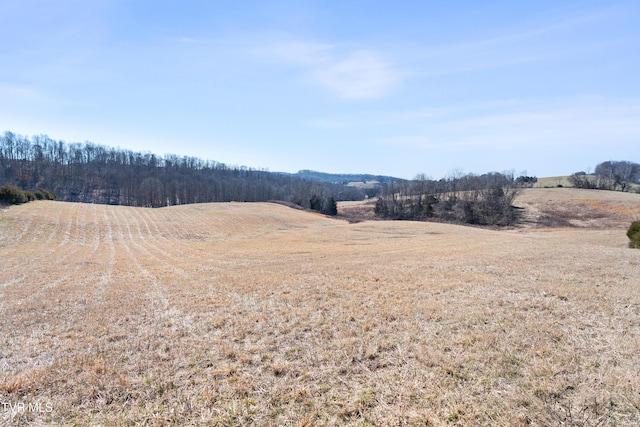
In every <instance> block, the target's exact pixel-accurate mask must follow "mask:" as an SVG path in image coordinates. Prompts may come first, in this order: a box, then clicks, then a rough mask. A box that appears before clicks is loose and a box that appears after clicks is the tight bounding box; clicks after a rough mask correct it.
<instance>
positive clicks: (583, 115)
mask: <svg viewBox="0 0 640 427" xmlns="http://www.w3.org/2000/svg"><path fill="white" fill-rule="evenodd" d="M558 104H561V103H560V101H558ZM562 104H564V105H555V106H549V105H548V104H545V105H535V106H531V105H529V106H521V107H520V108H519V109H518V108H517V107H516V108H517V109H516V110H515V111H504V110H503V111H500V110H499V109H498V110H493V111H491V109H489V110H485V111H482V110H476V111H467V112H465V113H464V116H463V117H460V116H458V115H457V114H453V115H443V116H438V117H433V118H432V119H426V120H422V121H421V123H414V125H413V126H411V127H412V128H413V129H414V133H412V134H409V135H407V134H404V135H396V136H394V135H391V136H387V137H383V138H379V139H378V140H377V141H378V142H379V143H381V144H384V145H392V146H404V147H411V148H419V149H427V150H431V149H445V150H456V151H457V150H465V149H486V150H492V149H511V148H514V147H518V146H520V147H526V148H527V149H533V148H535V149H538V150H549V152H550V153H552V152H553V150H554V149H556V148H557V147H560V146H561V147H564V148H570V149H574V150H576V152H578V151H583V150H585V149H588V148H589V147H596V146H597V147H603V146H612V145H618V146H630V145H631V144H635V143H636V141H637V140H638V139H640V122H638V119H637V118H638V117H640V104H639V103H638V102H636V101H631V102H624V101H605V100H596V99H590V100H589V99H573V100H570V101H569V100H565V101H564V102H563V103H562ZM419 128H421V129H419Z"/></svg>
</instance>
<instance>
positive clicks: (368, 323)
mask: <svg viewBox="0 0 640 427" xmlns="http://www.w3.org/2000/svg"><path fill="white" fill-rule="evenodd" d="M558 190H565V191H567V190H568V191H575V190H569V189H558ZM534 191H547V193H546V194H548V195H549V196H543V195H541V194H542V193H533V192H525V193H523V196H522V197H523V198H522V199H521V200H520V202H521V205H522V206H527V209H528V210H529V214H530V218H534V219H531V221H535V218H538V219H539V218H541V217H542V216H543V215H542V214H543V213H544V212H542V211H541V210H538V211H535V206H539V203H538V202H540V201H541V200H542V199H544V201H545V203H546V202H548V201H549V199H548V197H553V194H557V193H553V191H554V189H541V190H534ZM595 193H597V192H595ZM562 194H563V195H562V196H561V197H559V198H557V199H553V200H554V201H553V203H559V204H562V203H569V204H571V203H573V204H574V205H571V206H573V207H575V206H578V205H580V206H579V207H585V206H586V207H589V206H591V207H594V206H596V205H597V206H596V207H599V208H602V206H605V208H602V209H601V210H602V211H603V212H605V211H607V209H609V215H608V216H600V217H599V218H600V220H599V221H600V222H598V221H597V220H593V221H591V220H592V219H593V218H591V219H589V220H588V221H587V220H584V221H582V222H581V223H579V224H573V223H570V224H564V225H565V226H563V227H560V228H549V227H548V226H549V225H553V224H547V225H546V226H545V227H543V228H536V227H531V226H526V227H521V228H514V229H510V230H488V229H481V228H472V227H462V226H455V225H449V224H436V223H419V222H387V221H365V222H359V223H352V224H350V223H348V222H347V221H344V220H339V219H330V218H327V217H324V216H322V215H319V214H314V213H309V212H304V211H298V210H294V209H290V208H287V207H285V206H281V205H276V204H267V203H264V204H260V203H256V204H240V203H226V204H202V205H184V206H176V207H168V208H161V209H144V208H131V207H122V206H106V205H92V204H79V203H76V204H72V203H62V202H33V203H29V204H27V205H22V206H16V207H11V208H9V209H5V210H2V211H0V263H1V265H2V268H1V269H0V328H1V330H2V335H1V336H0V400H1V401H2V402H3V406H0V424H6V425H26V424H27V423H32V424H35V425H37V424H42V425H105V426H106V425H158V426H160V425H180V426H183V425H293V426H311V425H318V426H321V425H362V426H364V425H416V426H417V425H434V426H441V425H442V426H446V425H469V426H471V425H491V426H495V425H503V426H511V425H540V426H542V425H566V426H569V425H576V426H577V425H584V426H590V425H593V426H595V425H612V426H614V425H615V426H637V425H639V424H640V374H639V369H640V368H639V367H640V251H637V250H631V249H628V248H627V242H628V240H627V237H626V236H625V234H624V232H625V225H623V224H626V225H628V222H626V221H627V217H633V216H634V215H636V214H637V213H638V212H639V211H638V207H639V206H640V195H628V194H625V195H622V196H623V199H620V200H618V199H614V200H607V201H601V200H600V201H597V200H596V199H597V198H598V197H604V196H602V195H603V194H604V193H600V194H598V195H596V196H595V198H589V197H591V196H589V195H588V194H586V193H580V194H578V193H571V194H569V193H566V192H565V193H562ZM589 194H594V192H590V193H589ZM540 197H542V199H540V200H538V199H536V198H540ZM545 197H546V199H545ZM536 200H538V201H536ZM588 200H596V201H595V202H588ZM598 200H599V199H598ZM616 200H618V201H616ZM590 203H591V205H590ZM616 206H622V207H625V206H626V207H627V208H628V209H629V211H624V212H625V213H621V212H622V208H619V209H618V208H616ZM616 209H617V210H616ZM612 215H614V216H615V215H626V217H625V218H624V219H620V217H619V216H615V217H614V216H612ZM567 221H570V220H569V219H567ZM589 221H591V222H589ZM606 221H611V222H606ZM598 224H600V225H601V226H600V225H598ZM603 224H604V225H603ZM555 225H558V224H555ZM561 225H562V224H561ZM20 404H24V406H20ZM29 404H31V409H34V408H39V409H40V410H39V411H36V410H29V406H28V405H29ZM7 405H9V406H7ZM38 405H39V406H38Z"/></svg>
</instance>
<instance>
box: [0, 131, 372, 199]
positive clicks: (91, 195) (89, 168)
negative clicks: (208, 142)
mask: <svg viewBox="0 0 640 427" xmlns="http://www.w3.org/2000/svg"><path fill="white" fill-rule="evenodd" d="M7 184H8V185H13V186H17V187H20V188H21V189H24V190H25V191H28V192H36V191H38V190H40V189H47V190H48V191H51V192H53V193H54V194H55V196H56V198H57V200H62V201H72V202H88V203H101V204H112V205H128V206H148V207H160V206H169V205H180V204H187V203H204V202H229V201H239V202H261V201H269V200H281V201H286V202H290V203H295V204H297V205H300V206H303V207H306V208H310V207H311V202H312V199H313V201H314V202H315V201H316V199H319V198H320V199H323V200H329V199H331V200H338V201H340V200H362V199H364V197H365V193H364V191H363V190H361V189H358V188H356V187H351V186H346V185H341V184H332V183H322V182H314V181H310V180H306V179H302V178H299V177H296V176H292V175H289V174H280V173H276V172H269V171H265V170H256V169H251V168H247V167H244V166H229V165H226V164H224V163H220V162H216V161H212V160H203V159H200V158H196V157H188V156H183V157H180V156H177V155H174V154H167V155H164V156H158V155H156V154H152V153H141V152H133V151H131V150H125V149H120V148H112V147H106V146H102V145H97V144H94V143H91V142H84V143H66V142H64V141H56V140H53V139H51V138H49V137H48V136H46V135H40V136H33V137H26V136H21V135H16V134H15V133H12V132H5V133H4V135H2V136H1V137H0V185H7ZM314 197H315V199H314Z"/></svg>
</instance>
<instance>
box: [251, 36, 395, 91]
mask: <svg viewBox="0 0 640 427" xmlns="http://www.w3.org/2000/svg"><path fill="white" fill-rule="evenodd" d="M339 50H340V49H339V48H338V47H336V46H334V45H332V44H328V43H317V42H304V41H297V40H287V41H284V42H277V43H272V44H270V45H268V46H267V47H263V48H262V49H259V51H260V52H262V53H263V54H264V53H266V54H268V55H270V58H271V59H273V58H276V59H277V60H278V61H279V62H281V63H282V62H283V63H285V64H286V65H289V66H294V67H299V68H301V69H302V72H303V74H304V76H305V77H306V79H307V80H308V81H310V82H312V83H313V84H315V85H318V86H320V87H323V88H325V89H327V90H329V91H330V92H332V93H333V94H335V95H337V96H339V97H340V98H344V99H354V100H355V99H374V98H380V97H383V96H386V95H389V94H390V93H391V92H392V91H393V89H395V88H396V87H397V86H398V85H399V84H400V83H401V82H402V81H403V80H404V79H405V78H406V73H403V72H402V71H401V70H399V69H398V68H396V67H394V65H393V64H391V63H390V62H389V61H388V60H386V59H384V58H383V57H382V55H381V54H380V53H379V52H376V51H373V50H367V49H360V50H353V51H350V52H339Z"/></svg>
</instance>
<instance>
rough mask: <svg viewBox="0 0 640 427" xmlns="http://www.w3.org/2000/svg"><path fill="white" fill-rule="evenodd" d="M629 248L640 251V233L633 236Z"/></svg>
mask: <svg viewBox="0 0 640 427" xmlns="http://www.w3.org/2000/svg"><path fill="white" fill-rule="evenodd" d="M629 247H630V248H633V249H640V231H639V232H637V233H636V234H634V235H633V236H631V241H630V242H629Z"/></svg>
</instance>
